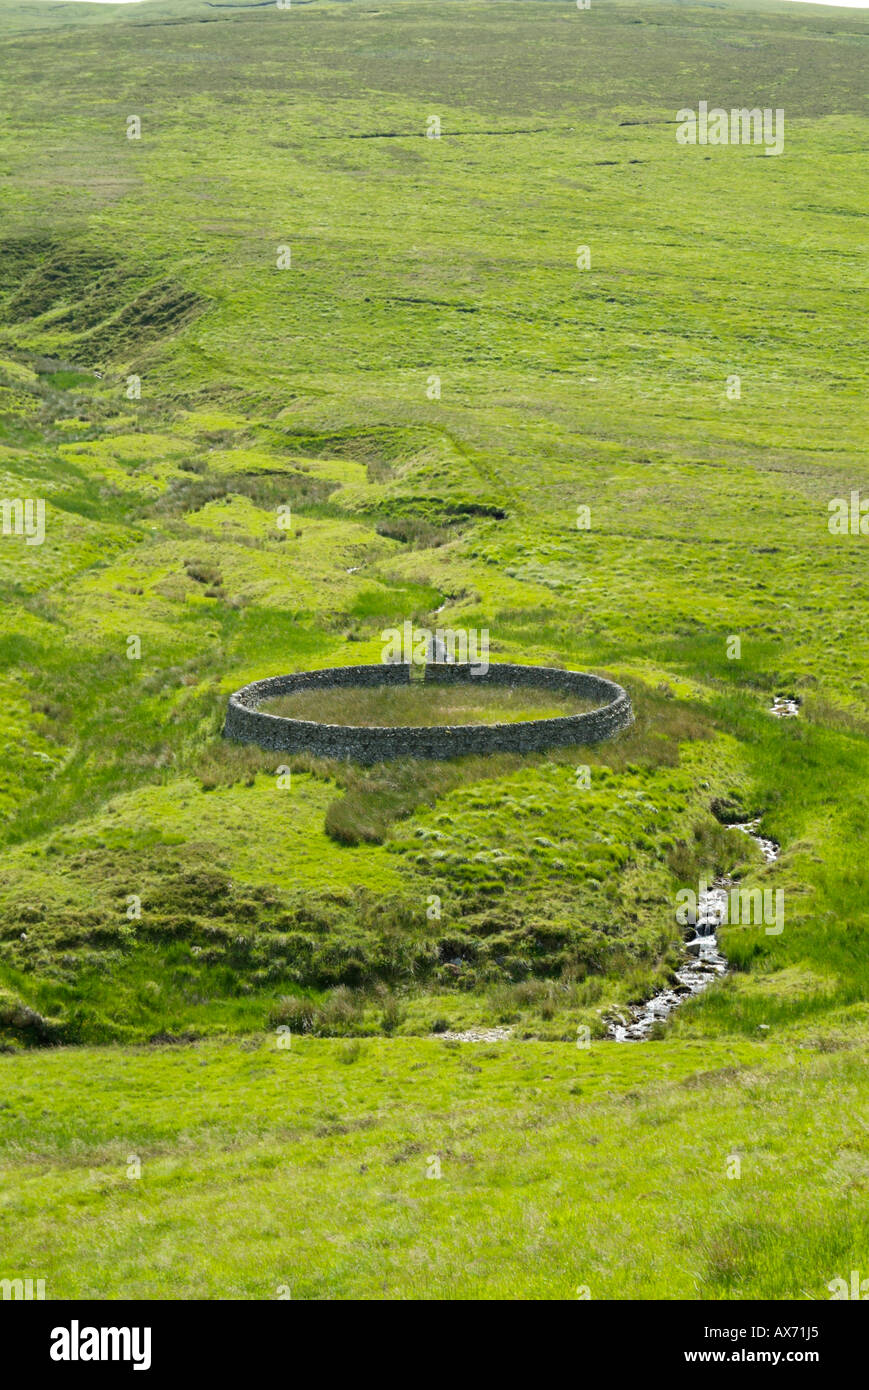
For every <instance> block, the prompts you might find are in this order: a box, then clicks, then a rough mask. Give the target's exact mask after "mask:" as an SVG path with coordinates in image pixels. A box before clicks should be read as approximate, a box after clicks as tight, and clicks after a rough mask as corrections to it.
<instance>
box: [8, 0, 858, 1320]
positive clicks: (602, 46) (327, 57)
mask: <svg viewBox="0 0 869 1390" xmlns="http://www.w3.org/2000/svg"><path fill="white" fill-rule="evenodd" d="M865 34H866V16H865V15H863V14H861V13H859V12H858V11H855V10H848V9H838V8H833V7H824V8H823V9H822V8H821V7H815V6H813V5H805V4H784V3H779V0H717V3H716V4H714V5H710V4H694V3H684V4H675V3H670V2H669V0H659V2H658V3H651V2H649V3H647V2H646V0H607V3H605V4H603V3H597V2H596V0H593V3H592V5H591V7H590V8H589V9H588V10H579V9H577V8H576V6H575V5H573V4H572V3H569V2H568V0H511V2H510V3H501V2H500V0H492V2H491V3H484V0H463V3H462V4H458V3H441V4H434V3H427V0H390V3H389V4H388V5H383V6H379V7H374V6H371V5H369V4H367V3H366V2H365V0H344V2H343V3H332V0H311V3H308V4H304V5H302V4H299V5H292V6H291V7H289V8H287V9H285V10H279V9H278V8H277V6H274V5H261V4H249V5H238V6H234V5H220V4H212V3H207V2H206V0H148V3H147V4H142V5H124V6H113V5H87V4H66V5H51V4H23V3H21V2H20V0H0V57H2V62H3V71H4V76H5V78H6V81H7V84H8V86H9V89H10V90H11V91H13V92H14V93H15V100H14V102H13V103H11V104H8V111H7V112H6V115H5V118H4V121H3V122H2V123H0V171H2V178H3V189H4V227H3V232H2V236H0V499H4V498H5V499H7V500H10V499H16V498H19V499H42V500H43V501H44V503H45V537H44V543H42V544H39V545H29V544H27V543H26V540H25V538H24V537H23V536H21V535H17V534H15V533H14V532H11V533H4V534H2V535H0V613H2V618H0V624H2V630H0V735H2V741H3V745H4V755H3V758H2V759H0V1052H2V1055H0V1170H2V1171H0V1178H2V1181H0V1226H2V1235H0V1278H2V1277H4V1276H5V1275H7V1274H9V1275H13V1274H15V1273H16V1272H20V1273H26V1272H27V1271H28V1270H30V1269H32V1270H33V1272H34V1273H37V1274H39V1273H43V1274H47V1275H48V1276H49V1278H50V1284H49V1297H58V1296H65V1295H69V1296H76V1295H87V1294H91V1295H94V1296H98V1297H101V1296H106V1295H107V1294H109V1295H111V1294H131V1295H139V1296H145V1297H147V1296H154V1295H157V1296H163V1295H167V1296H209V1297H232V1296H236V1295H237V1296H244V1297H269V1296H272V1295H271V1292H270V1291H271V1290H273V1289H274V1288H275V1287H276V1286H277V1285H279V1284H289V1285H291V1286H293V1296H294V1297H305V1296H312V1297H324V1298H342V1297H349V1296H360V1297H381V1296H383V1295H384V1294H386V1295H388V1296H395V1297H414V1296H451V1295H455V1296H471V1297H472V1296H474V1295H475V1294H481V1295H482V1296H499V1297H501V1296H507V1297H523V1296H524V1297H536V1296H541V1297H564V1296H567V1297H572V1296H574V1294H575V1288H576V1286H577V1285H581V1284H589V1285H590V1287H591V1289H592V1294H593V1296H594V1297H639V1296H654V1297H666V1298H673V1297H682V1296H686V1297H696V1298H735V1297H739V1296H743V1295H744V1296H759V1297H764V1296H771V1297H785V1296H794V1297H798V1298H799V1297H803V1296H805V1297H807V1298H818V1297H820V1298H823V1297H825V1296H826V1295H825V1289H826V1284H827V1282H828V1281H829V1280H830V1279H831V1278H833V1277H834V1276H836V1275H840V1274H842V1275H847V1274H848V1272H849V1271H850V1270H851V1269H861V1270H863V1271H864V1276H863V1277H865V1273H866V1272H869V1253H867V1242H866V1228H865V1216H866V1202H865V1196H866V1188H867V1181H869V1177H867V1175H869V1144H867V1133H869V1131H867V1128H866V1125H867V1122H869V1113H867V1097H869V1066H867V1062H866V1056H867V1051H866V1049H867V1043H869V1004H867V1000H869V950H867V942H869V877H867V865H866V853H865V846H866V844H867V839H869V663H867V651H869V564H867V556H869V550H867V547H869V538H867V537H865V536H862V535H860V534H847V535H846V534H841V535H837V534H832V533H831V531H830V530H829V528H828V520H829V503H830V501H831V499H836V498H849V497H850V494H851V492H852V491H854V490H857V489H859V490H860V491H861V495H862V496H863V497H866V496H869V472H867V468H866V464H865V458H864V456H863V453H862V452H861V451H862V448H863V444H864V440H865V399H866V371H865V361H864V357H863V356H862V350H861V345H860V341H859V338H858V335H857V331H856V328H855V324H856V323H857V321H858V312H857V311H858V306H860V305H861V304H862V298H863V296H864V294H865V246H864V242H865V231H864V227H865V209H866V206H867V202H869V188H867V177H866V166H865V161H864V160H862V158H861V154H860V151H861V150H863V149H865V147H866V143H867V135H869V128H867V118H866V103H865V95H864V89H865V82H864V80H863V66H864V60H865V54H864V49H865ZM703 99H705V100H708V101H709V102H710V104H720V105H721V106H722V107H724V108H729V107H743V106H748V107H754V106H757V107H760V108H763V107H766V106H769V107H773V108H779V107H781V108H783V109H784V110H785V113H786V141H785V148H784V151H783V152H782V154H781V156H777V157H767V156H766V155H765V154H764V153H763V151H762V150H761V149H759V148H757V147H753V146H735V145H734V146H726V147H725V146H721V147H718V146H709V147H706V148H703V147H700V146H696V147H687V146H686V147H682V146H679V145H678V144H677V142H676V139H675V125H676V122H675V117H676V113H677V112H678V111H679V110H680V109H681V108H683V107H689V108H696V106H697V103H698V101H699V100H703ZM133 114H136V115H138V116H139V118H140V120H141V138H139V139H128V138H127V130H128V118H129V117H130V116H131V115H133ZM433 114H437V115H438V117H439V119H440V123H441V135H440V138H438V139H428V138H427V137H426V129H427V123H428V121H429V118H430V117H431V116H432V115H433ZM285 246H288V247H289V248H290V249H291V253H292V254H291V263H290V264H289V266H288V268H286V269H281V268H279V264H278V260H279V250H278V248H280V247H285ZM586 246H587V247H588V248H589V254H590V262H591V263H590V266H589V267H588V268H587V269H582V268H580V265H579V264H578V248H579V247H586ZM735 377H738V378H739V383H740V387H739V392H738V395H735V394H734V393H733V391H732V390H731V391H730V392H729V393H728V381H729V380H730V381H731V382H732V380H733V378H735ZM586 508H587V509H588V521H589V524H588V525H587V526H585V527H582V526H580V525H579V524H578V520H579V518H580V516H583V515H585V513H584V512H583V511H582V509H586ZM406 622H411V623H413V624H414V625H415V626H418V627H421V628H426V629H429V630H433V631H434V630H436V629H437V628H438V627H439V626H441V627H443V628H445V629H452V630H462V629H468V630H470V629H475V630H477V631H481V630H483V629H485V630H486V631H487V632H488V633H489V641H490V656H491V660H492V662H493V664H494V663H497V662H504V663H508V662H517V663H521V664H525V665H539V666H563V667H566V668H568V669H572V670H577V671H589V672H593V673H597V674H600V675H602V676H608V677H611V678H612V679H614V680H616V681H617V682H619V683H620V684H622V685H623V686H624V687H625V688H626V689H627V690H628V692H629V694H630V696H631V700H632V704H633V708H634V711H635V714H636V724H635V725H634V726H633V727H632V728H631V729H629V730H626V731H624V733H622V734H621V735H619V736H618V737H617V738H616V739H614V740H612V741H610V742H606V743H602V744H598V745H595V746H594V747H577V748H563V749H558V750H556V751H554V752H552V753H551V754H533V755H527V756H520V755H518V754H516V755H507V754H503V755H500V754H499V755H494V756H492V757H488V758H486V757H468V758H457V759H455V760H450V761H449V762H435V761H430V762H429V761H425V762H423V761H422V760H413V759H398V760H396V761H395V762H394V763H390V764H385V765H382V766H377V767H361V766H357V765H355V764H353V763H349V762H344V761H338V760H334V761H330V760H326V759H316V758H312V757H309V756H305V755H301V754H298V755H286V759H285V761H284V760H282V758H281V757H280V756H279V755H277V754H271V753H268V752H264V751H263V750H260V749H257V748H254V747H248V746H241V745H235V744H232V743H230V742H228V741H227V740H226V739H224V738H223V737H222V729H223V722H224V717H225V711H226V706H227V700H228V697H229V695H230V694H231V693H232V692H233V691H236V690H238V689H240V688H241V687H242V686H244V685H246V684H248V683H250V682H253V681H256V680H262V679H266V678H269V677H274V676H280V675H283V674H286V673H295V672H303V671H310V670H321V669H325V668H328V667H334V666H351V665H358V664H366V663H374V662H378V661H379V660H380V659H381V655H382V650H383V639H382V634H383V632H384V629H387V628H398V629H401V627H402V625H403V624H404V623H406ZM733 638H738V639H739V644H738V648H739V649H738V654H737V653H736V652H735V651H734V643H733V640H732V639H733ZM131 639H137V640H136V641H132V640H131ZM778 692H781V693H787V694H793V695H795V696H797V697H798V698H799V700H800V712H799V716H798V717H797V718H795V719H790V720H779V719H775V718H773V717H771V716H770V714H769V713H768V711H769V707H770V705H771V703H772V699H773V696H774V695H775V694H776V693H778ZM305 698H306V699H308V700H309V701H310V703H309V704H307V705H306V706H304V707H301V706H296V707H295V708H294V709H293V710H292V712H293V713H295V714H301V713H302V709H303V708H304V710H305V711H306V712H307V713H308V714H309V716H310V717H312V718H314V719H316V720H321V721H322V720H323V719H324V718H325V717H327V711H329V713H328V717H329V718H332V719H335V720H336V722H342V723H343V722H347V723H364V722H366V719H363V718H361V717H360V715H359V713H358V712H356V711H357V709H358V706H357V705H356V703H355V702H357V701H358V700H360V699H362V700H363V701H364V702H365V704H364V708H365V710H366V712H367V717H369V718H370V719H371V722H381V721H382V722H383V723H384V724H387V723H399V722H402V721H405V720H406V722H407V723H409V724H414V723H420V724H421V723H425V722H428V721H429V720H432V721H434V722H443V723H461V722H483V721H485V720H489V719H512V718H516V717H519V718H531V717H538V718H539V717H543V716H549V715H557V714H561V713H565V712H568V711H566V710H564V709H563V708H562V707H561V701H560V700H558V699H556V698H554V697H552V696H551V695H550V694H549V693H548V692H538V693H535V692H534V691H533V690H531V689H528V690H524V691H523V692H522V695H521V700H519V701H518V703H517V705H516V707H513V696H511V695H509V693H508V692H506V691H504V690H497V691H494V690H493V691H492V692H491V696H490V694H489V692H485V695H484V694H483V692H476V691H475V692H471V691H469V690H468V689H466V688H454V687H437V686H433V687H426V688H420V689H419V690H417V689H416V688H414V689H412V690H411V691H408V692H402V695H401V698H402V699H404V698H406V699H407V700H409V701H414V700H417V701H420V702H421V703H420V707H419V708H418V709H417V710H416V711H415V712H414V714H413V716H412V717H410V716H409V715H405V714H401V715H400V716H399V713H398V710H399V707H398V705H397V703H396V701H397V699H398V698H399V697H398V693H397V692H396V691H394V690H390V692H389V696H388V709H389V711H390V713H389V715H388V716H384V715H382V714H381V713H380V712H379V711H376V710H374V707H373V704H372V699H373V697H372V696H370V695H367V694H365V695H363V694H362V693H361V692H347V693H343V694H341V695H340V696H339V695H338V694H337V692H328V693H327V692H325V691H323V692H317V693H316V694H311V695H310V696H306V697H305ZM378 698H379V697H378ZM489 698H491V700H492V701H493V703H492V704H491V705H489V704H488V703H486V702H487V701H488V699H489ZM471 699H473V709H471V708H469V706H468V702H469V700H471ZM327 700H328V701H332V700H340V701H342V702H344V701H349V702H350V703H342V704H340V705H330V704H328V703H327ZM433 701H434V702H439V703H436V704H433ZM577 708H581V706H579V707H578V706H577V705H576V703H575V702H571V710H575V709H577ZM436 710H437V713H436ZM286 712H289V710H287V711H286ZM754 816H757V817H759V818H760V824H761V831H762V833H763V834H764V835H766V836H769V837H772V838H773V839H775V840H776V841H777V842H778V844H779V845H780V847H781V852H780V855H779V857H778V859H777V861H776V862H775V863H774V864H766V863H765V862H764V860H763V858H762V856H761V854H760V853H759V851H758V850H757V848H756V846H754V845H753V844H752V842H751V841H749V840H748V839H747V837H746V836H745V835H743V834H741V833H740V832H739V831H738V830H734V829H728V828H727V823H729V822H732V821H734V820H747V819H749V818H750V817H754ZM718 874H728V875H730V876H731V877H732V878H733V880H734V882H735V883H737V884H739V885H740V886H744V887H746V888H754V889H762V890H771V891H772V890H775V891H777V890H782V891H783V893H784V895H785V898H784V902H785V926H784V930H783V931H782V932H781V934H779V935H769V934H767V932H766V931H765V930H764V927H763V925H758V924H750V925H745V924H743V925H733V926H728V927H726V928H725V929H724V930H723V931H722V933H721V941H722V946H723V950H724V952H725V954H726V956H727V957H728V960H729V962H730V973H729V975H728V976H727V977H726V978H725V979H723V980H721V981H720V982H718V983H715V984H713V985H712V987H711V988H710V989H709V990H708V991H707V992H706V993H705V994H703V995H701V996H699V997H697V998H696V999H695V1000H693V1001H692V1002H690V1003H687V1004H685V1005H683V1006H682V1007H680V1009H678V1010H677V1011H676V1013H675V1014H674V1015H673V1016H672V1017H671V1018H670V1020H669V1021H668V1022H667V1023H666V1025H664V1026H662V1027H661V1028H660V1029H659V1033H660V1036H656V1037H655V1039H654V1040H653V1041H650V1042H648V1043H642V1044H631V1045H625V1046H623V1047H618V1046H616V1045H614V1044H612V1043H611V1042H610V1041H608V1039H607V1029H608V1024H609V1022H610V1021H611V1020H612V1018H613V1017H614V1016H615V1015H616V1013H618V1012H622V1013H623V1012H625V1011H626V1010H629V1009H630V1008H631V1006H632V1005H633V1004H635V1003H641V1002H642V1001H644V1000H646V999H648V997H649V996H650V994H653V993H654V992H655V991H656V990H659V989H661V988H663V987H665V986H666V985H668V984H672V982H673V979H674V970H675V968H676V967H677V966H678V964H679V962H680V959H681V951H682V947H683V930H682V928H681V927H680V925H679V924H678V922H677V921H676V917H675V904H676V895H677V893H678V892H679V891H680V889H684V888H685V887H694V888H696V886H697V885H698V882H699V880H700V879H701V878H704V879H706V880H709V879H710V878H711V877H712V876H714V875H718ZM475 1028H476V1029H480V1028H484V1029H492V1028H499V1029H505V1030H509V1041H507V1042H504V1043H499V1044H498V1045H497V1047H496V1046H491V1047H490V1046H488V1045H486V1044H483V1045H481V1046H477V1045H475V1044H458V1043H456V1044H455V1045H454V1046H451V1045H449V1044H445V1043H444V1042H441V1041H437V1040H436V1039H437V1037H438V1036H440V1035H441V1034H442V1033H443V1032H444V1030H448V1031H467V1030H469V1029H475ZM281 1029H283V1030H287V1029H288V1030H289V1033H287V1032H279V1030H281ZM578 1030H583V1031H582V1036H586V1034H585V1031H584V1030H587V1037H588V1039H589V1047H588V1049H587V1050H583V1049H582V1048H578V1047H577V1046H576V1042H577V1039H578V1037H579V1036H580V1032H578ZM433 1035H434V1036H433ZM288 1036H289V1037H291V1039H292V1046H291V1047H290V1048H289V1049H288V1050H287V1051H286V1052H284V1051H281V1050H279V1047H278V1042H279V1039H281V1038H286V1037H288ZM733 1152H736V1153H738V1154H740V1155H741V1157H742V1172H743V1177H742V1180H741V1181H740V1182H736V1181H729V1180H728V1179H727V1177H726V1175H725V1174H726V1164H727V1161H728V1155H729V1154H731V1153H733ZM130 1153H139V1154H141V1156H142V1158H143V1179H142V1181H141V1182H138V1183H135V1182H128V1181H127V1180H126V1178H125V1176H124V1175H123V1174H124V1168H123V1160H124V1159H125V1158H126V1156H127V1155H128V1154H130ZM431 1154H440V1155H441V1157H442V1166H443V1173H444V1177H443V1179H442V1181H441V1182H428V1181H427V1180H426V1179H425V1166H424V1164H425V1160H427V1158H428V1156H429V1155H431ZM10 1261H11V1262H14V1268H10V1266H9V1262H10Z"/></svg>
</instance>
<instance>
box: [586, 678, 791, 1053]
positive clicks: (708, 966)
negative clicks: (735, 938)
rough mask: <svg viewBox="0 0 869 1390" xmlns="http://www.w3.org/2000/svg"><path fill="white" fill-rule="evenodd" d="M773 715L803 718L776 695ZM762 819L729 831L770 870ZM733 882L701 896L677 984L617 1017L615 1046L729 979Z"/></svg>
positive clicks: (715, 883) (774, 850)
mask: <svg viewBox="0 0 869 1390" xmlns="http://www.w3.org/2000/svg"><path fill="white" fill-rule="evenodd" d="M769 712H770V714H773V715H775V716H776V718H777V719H792V718H794V716H795V715H797V714H798V713H799V704H798V702H797V701H796V700H795V699H793V698H792V697H790V696H787V695H777V696H776V697H775V700H774V702H773V704H772V707H771V708H770V711H769ZM759 826H760V817H757V819H755V820H749V821H743V822H742V823H741V824H737V825H733V826H731V829H733V830H741V831H742V833H743V835H747V836H748V837H749V839H751V840H753V841H754V843H755V844H756V845H757V846H758V848H759V849H760V852H761V854H762V855H763V857H764V859H765V860H766V862H767V864H772V863H774V862H775V860H776V859H777V858H778V856H779V848H780V847H779V845H777V844H776V842H775V841H774V840H769V839H767V838H766V837H765V836H763V835H760V834H759V833H758V829H759ZM731 882H732V880H731V879H729V878H715V879H713V880H712V883H711V885H710V887H709V888H708V889H707V890H706V891H705V892H704V893H701V894H699V896H698V899H697V914H696V922H695V923H694V936H693V937H692V939H691V940H690V941H687V942H686V943H685V955H686V960H685V963H684V965H681V966H680V967H679V969H678V970H677V971H676V972H675V974H676V981H677V983H676V984H674V985H670V986H669V988H667V989H662V990H660V991H659V993H658V994H653V995H652V998H651V999H648V1000H647V1001H646V1003H645V1004H632V1005H630V1006H629V1009H628V1013H629V1015H630V1017H629V1018H626V1017H625V1015H624V1014H619V1015H618V1016H617V1017H616V1018H614V1019H613V1020H612V1022H611V1023H610V1024H609V1027H608V1029H607V1032H608V1034H609V1036H610V1037H611V1038H612V1039H613V1040H614V1041H615V1042H643V1041H645V1039H647V1038H648V1037H649V1034H650V1033H651V1031H652V1029H653V1028H654V1026H655V1024H656V1023H662V1022H663V1021H664V1019H666V1018H669V1016H670V1014H671V1013H672V1012H673V1010H674V1009H676V1008H678V1007H679V1005H680V1004H684V1002H685V1000H686V999H693V997H694V995H695V994H702V993H703V991H704V989H708V988H709V986H710V985H711V984H712V982H713V980H717V979H720V977H721V976H722V975H725V974H726V973H727V961H726V959H725V957H724V956H723V955H722V953H721V951H720V950H719V949H718V938H717V935H716V933H717V931H718V928H719V926H720V925H721V922H722V921H723V920H724V919H725V918H726V916H727V894H728V890H729V889H730V886H731Z"/></svg>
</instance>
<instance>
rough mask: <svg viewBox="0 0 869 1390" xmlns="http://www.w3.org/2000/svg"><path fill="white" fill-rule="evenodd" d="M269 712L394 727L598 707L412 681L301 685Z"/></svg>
mask: <svg viewBox="0 0 869 1390" xmlns="http://www.w3.org/2000/svg"><path fill="white" fill-rule="evenodd" d="M259 708H260V709H261V710H263V711H265V713H266V714H279V715H283V716H284V717H285V718H287V719H312V720H314V721H316V722H317V723H318V724H348V725H356V726H358V727H374V728H378V727H379V728H393V727H396V726H398V727H401V726H404V725H407V726H411V727H412V726H421V725H426V726H428V725H433V724H502V723H503V724H513V723H517V722H518V721H520V720H523V719H557V718H559V717H564V716H565V715H570V714H584V713H585V712H586V711H587V710H592V709H595V708H597V706H596V705H595V703H594V701H593V700H581V699H578V698H576V697H575V696H570V695H565V696H559V695H553V694H551V693H549V692H547V693H546V694H545V695H544V694H543V693H542V692H537V693H536V694H535V692H534V691H533V690H528V689H526V688H524V687H516V686H489V687H487V686H485V685H483V684H482V683H481V684H479V685H473V684H468V685H466V684H464V683H462V684H461V685H456V686H444V685H437V684H435V683H432V684H430V685H429V684H426V683H424V682H414V683H413V684H412V685H410V686H408V687H406V688H405V687H402V686H380V687H377V686H375V687H374V688H371V689H366V690H334V689H333V690H298V691H295V692H294V693H293V694H291V695H277V696H275V697H274V698H273V699H270V700H263V702H262V704H261V705H260V706H259Z"/></svg>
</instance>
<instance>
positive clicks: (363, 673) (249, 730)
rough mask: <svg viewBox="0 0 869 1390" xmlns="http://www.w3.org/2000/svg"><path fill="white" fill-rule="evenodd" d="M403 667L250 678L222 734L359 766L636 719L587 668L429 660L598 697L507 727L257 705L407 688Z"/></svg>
mask: <svg viewBox="0 0 869 1390" xmlns="http://www.w3.org/2000/svg"><path fill="white" fill-rule="evenodd" d="M410 678H411V677H410V666H409V665H407V664H401V665H399V664H395V665H388V664H382V665H381V664H374V665H369V666H336V667H330V668H328V669H327V670H324V671H299V672H297V673H295V674H293V675H288V676H272V677H271V678H270V679H268V680H262V681H254V682H253V683H252V684H251V685H246V686H244V688H243V689H242V690H237V691H236V692H235V694H234V695H231V696H230V698H229V707H228V709H227V712H226V723H225V725H224V729H223V733H224V737H225V738H228V739H233V740H234V741H235V742H236V743H255V744H258V745H259V747H260V748H270V749H274V750H275V751H276V752H287V753H301V752H307V753H313V754H316V755H317V756H318V757H323V758H352V759H353V760H354V761H356V762H361V763H379V762H385V761H387V760H388V759H390V758H406V757H413V758H458V757H462V756H463V755H465V754H469V753H537V752H540V751H542V750H544V749H546V748H556V747H560V746H564V745H570V744H581V743H599V742H600V741H601V740H602V739H607V738H612V737H613V735H614V734H617V733H618V732H619V730H621V729H626V728H627V727H628V726H629V725H630V724H631V723H633V718H634V716H633V711H632V709H631V701H630V697H629V695H628V694H627V691H625V690H623V689H622V687H621V686H620V685H616V683H615V681H610V680H605V679H604V677H603V676H592V675H588V674H587V673H586V672H584V671H563V670H561V669H559V668H557V667H554V666H516V665H512V664H508V663H506V662H499V663H497V664H496V665H490V666H488V667H486V668H485V669H484V670H482V671H480V670H479V669H478V668H475V667H474V666H471V665H465V664H460V663H454V664H453V663H446V662H445V663H433V664H429V665H427V666H426V667H425V680H426V681H427V682H434V683H442V684H443V683H447V682H450V683H452V682H457V681H463V682H467V683H470V684H480V685H511V686H517V685H522V686H529V687H533V688H535V689H538V690H549V691H554V692H557V693H558V694H560V695H565V694H566V695H576V696H577V697H578V698H579V699H582V700H596V701H599V702H600V703H599V708H597V709H593V710H589V711H588V712H587V713H585V714H570V715H565V716H560V717H558V718H555V719H524V720H517V722H516V723H511V724H458V725H431V726H414V727H404V728H402V727H396V728H369V727H363V728H357V727H352V726H349V725H343V724H318V723H315V722H314V721H313V720H308V719H286V718H284V717H283V716H281V715H277V714H267V713H266V712H265V711H264V710H261V709H260V708H259V706H260V704H261V703H262V701H263V700H271V699H273V698H274V697H275V696H276V695H289V694H292V693H293V692H294V691H297V690H311V689H318V688H321V687H322V688H326V687H330V686H345V687H346V686H384V685H407V684H408V683H409V681H410Z"/></svg>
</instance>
